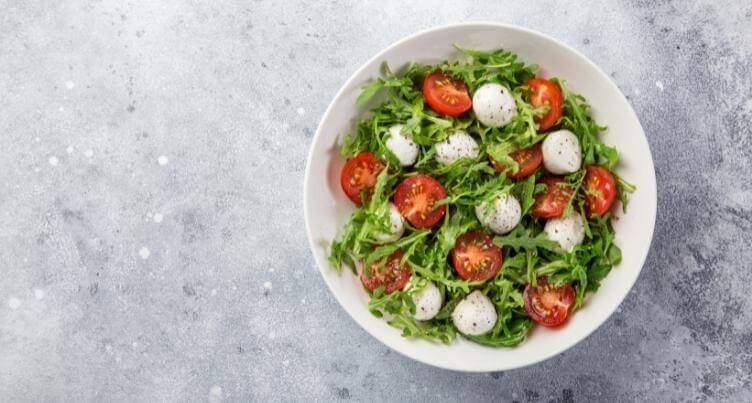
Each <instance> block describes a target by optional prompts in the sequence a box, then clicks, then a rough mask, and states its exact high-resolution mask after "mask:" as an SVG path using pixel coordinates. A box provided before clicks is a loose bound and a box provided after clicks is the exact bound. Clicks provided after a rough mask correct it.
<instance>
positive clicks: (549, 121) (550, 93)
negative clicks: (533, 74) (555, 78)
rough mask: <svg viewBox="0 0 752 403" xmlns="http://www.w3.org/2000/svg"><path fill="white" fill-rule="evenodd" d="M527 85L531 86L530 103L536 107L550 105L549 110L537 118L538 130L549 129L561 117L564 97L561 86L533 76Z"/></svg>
mask: <svg viewBox="0 0 752 403" xmlns="http://www.w3.org/2000/svg"><path fill="white" fill-rule="evenodd" d="M525 85H527V86H528V87H530V103H531V104H532V105H533V106H534V107H536V108H540V107H541V106H543V105H548V107H549V109H548V112H547V113H546V114H545V115H543V116H542V117H539V118H535V122H536V123H538V130H540V131H544V130H548V129H549V128H551V127H552V126H553V125H555V124H556V121H558V120H559V118H560V117H561V110H562V108H561V105H562V103H563V98H562V96H561V90H560V89H559V86H558V85H556V84H555V83H554V82H552V81H549V80H546V79H544V78H531V79H530V80H527V81H526V82H525Z"/></svg>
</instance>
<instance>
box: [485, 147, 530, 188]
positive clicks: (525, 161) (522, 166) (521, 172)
mask: <svg viewBox="0 0 752 403" xmlns="http://www.w3.org/2000/svg"><path fill="white" fill-rule="evenodd" d="M509 156H510V157H512V159H513V160H514V161H515V162H516V163H517V164H518V165H519V169H518V170H517V172H515V173H511V172H507V177H508V178H509V179H522V178H526V177H528V176H530V175H531V174H532V173H533V172H535V170H536V169H538V167H539V166H540V164H542V163H543V151H541V145H540V143H537V144H535V145H532V146H530V147H528V148H522V149H519V150H517V151H514V152H512V153H511V154H509ZM491 165H493V167H494V169H495V170H496V172H499V173H501V172H504V171H506V170H507V167H506V166H505V165H504V164H500V163H498V162H496V161H494V159H493V158H491Z"/></svg>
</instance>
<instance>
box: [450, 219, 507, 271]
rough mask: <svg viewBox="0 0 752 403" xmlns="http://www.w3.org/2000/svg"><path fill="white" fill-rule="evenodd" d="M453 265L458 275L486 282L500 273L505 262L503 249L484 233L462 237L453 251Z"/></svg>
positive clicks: (473, 233)
mask: <svg viewBox="0 0 752 403" xmlns="http://www.w3.org/2000/svg"><path fill="white" fill-rule="evenodd" d="M451 255H452V265H453V266H454V270H456V271H457V274H458V275H459V276H460V277H462V278H463V279H465V280H468V281H486V280H488V279H489V278H492V277H493V276H495V275H496V273H498V272H499V268H500V267H501V263H502V261H503V260H504V258H503V256H502V254H501V249H500V248H499V247H498V246H496V245H494V243H493V239H492V238H491V236H490V235H488V234H486V233H485V232H483V231H468V232H465V233H464V234H462V235H460V237H459V238H457V241H456V242H455V243H454V249H452V253H451Z"/></svg>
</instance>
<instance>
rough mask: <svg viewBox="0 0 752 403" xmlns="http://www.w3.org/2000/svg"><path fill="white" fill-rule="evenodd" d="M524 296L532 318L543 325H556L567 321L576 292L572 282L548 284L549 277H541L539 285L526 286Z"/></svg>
mask: <svg viewBox="0 0 752 403" xmlns="http://www.w3.org/2000/svg"><path fill="white" fill-rule="evenodd" d="M522 298H523V300H524V301H525V312H527V314H528V315H529V316H530V318H532V319H533V320H534V321H535V322H537V323H538V324H541V325H543V326H547V327H556V326H561V325H562V324H564V322H566V321H567V317H568V316H569V311H570V309H571V308H572V305H573V304H574V300H575V293H574V287H572V285H571V284H563V285H560V286H558V287H554V286H551V285H549V284H548V279H546V278H545V277H539V278H538V284H537V285H532V284H528V285H527V286H525V291H524V293H523V295H522Z"/></svg>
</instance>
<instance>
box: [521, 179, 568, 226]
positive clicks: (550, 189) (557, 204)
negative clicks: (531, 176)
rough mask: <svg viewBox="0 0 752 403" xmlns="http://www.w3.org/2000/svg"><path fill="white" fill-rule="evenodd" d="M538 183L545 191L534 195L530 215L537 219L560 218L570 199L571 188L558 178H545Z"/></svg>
mask: <svg viewBox="0 0 752 403" xmlns="http://www.w3.org/2000/svg"><path fill="white" fill-rule="evenodd" d="M538 183H542V184H544V185H546V190H545V191H543V192H541V193H538V194H537V195H535V203H534V204H533V208H532V210H531V211H530V214H532V215H533V217H538V218H556V217H561V215H562V214H563V213H564V210H565V209H566V208H567V204H568V203H569V199H571V198H572V193H573V191H572V187H571V186H570V185H569V183H568V182H567V181H566V180H564V178H562V177H560V176H546V177H544V178H541V179H540V180H539V181H538Z"/></svg>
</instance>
